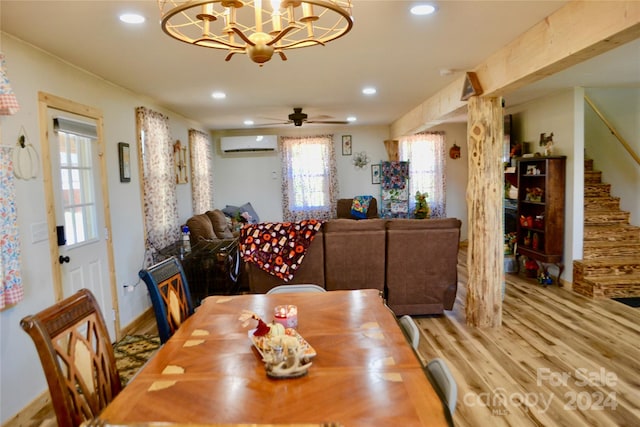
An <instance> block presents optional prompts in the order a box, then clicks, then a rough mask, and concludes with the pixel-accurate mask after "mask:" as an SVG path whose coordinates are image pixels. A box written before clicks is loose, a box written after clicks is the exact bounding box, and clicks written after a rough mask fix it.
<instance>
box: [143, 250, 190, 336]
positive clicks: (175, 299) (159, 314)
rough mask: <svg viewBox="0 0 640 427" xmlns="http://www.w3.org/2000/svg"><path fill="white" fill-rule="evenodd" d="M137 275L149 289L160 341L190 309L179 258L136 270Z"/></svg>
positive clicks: (188, 294)
mask: <svg viewBox="0 0 640 427" xmlns="http://www.w3.org/2000/svg"><path fill="white" fill-rule="evenodd" d="M138 275H139V276H140V277H141V278H142V280H144V282H145V283H146V285H147V289H148V290H149V296H150V297H151V304H152V305H153V311H154V313H155V316H156V323H157V324H158V335H159V336H160V342H161V343H163V344H164V343H165V342H167V340H168V339H169V338H171V336H172V335H173V334H174V333H175V331H176V330H177V329H178V328H179V327H180V325H181V324H182V322H184V321H185V320H186V319H187V318H188V317H189V316H191V315H192V314H193V311H194V310H193V302H192V301H191V293H190V291H189V285H188V283H187V279H186V277H185V274H184V271H183V270H182V266H181V265H180V262H179V261H178V260H177V259H176V258H175V257H171V258H167V259H166V260H164V261H161V262H159V263H157V264H155V265H152V266H151V267H149V268H147V269H142V270H140V272H139V273H138Z"/></svg>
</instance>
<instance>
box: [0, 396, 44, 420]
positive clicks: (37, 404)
mask: <svg viewBox="0 0 640 427" xmlns="http://www.w3.org/2000/svg"><path fill="white" fill-rule="evenodd" d="M50 405H51V396H49V390H46V391H45V392H44V393H42V394H41V395H40V396H38V397H36V398H35V399H34V400H33V401H31V403H29V404H28V405H27V406H25V407H24V408H22V410H21V411H20V412H18V413H17V414H16V415H14V416H13V417H11V418H10V419H9V420H7V422H5V423H4V424H3V425H2V427H28V426H30V425H31V424H32V423H33V419H37V418H38V413H39V412H40V411H42V410H43V409H44V408H46V407H47V406H50Z"/></svg>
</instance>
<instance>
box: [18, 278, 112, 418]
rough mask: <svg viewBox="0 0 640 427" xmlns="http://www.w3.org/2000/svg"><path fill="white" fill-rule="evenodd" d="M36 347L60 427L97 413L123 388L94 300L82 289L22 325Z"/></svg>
mask: <svg viewBox="0 0 640 427" xmlns="http://www.w3.org/2000/svg"><path fill="white" fill-rule="evenodd" d="M20 326H22V329H24V330H25V331H26V332H27V333H28V334H29V336H30V337H31V339H32V340H33V343H34V344H35V346H36V350H37V351H38V356H40V362H41V363H42V368H43V370H44V374H45V377H46V379H47V383H48V385H49V393H50V395H51V403H52V404H53V409H54V411H55V414H56V419H57V421H58V426H59V427H78V426H80V424H82V423H83V422H84V421H86V420H90V419H92V418H94V417H96V416H98V415H99V414H100V412H101V411H102V409H103V408H104V407H105V406H107V404H109V402H111V401H112V400H113V398H114V397H115V396H116V395H117V394H118V393H119V392H120V390H121V389H122V384H121V383H120V376H119V375H118V370H117V368H116V361H115V356H114V352H113V346H112V345H111V340H110V339H109V332H108V331H107V326H106V324H105V321H104V317H103V316H102V313H101V311H100V307H99V306H98V302H97V301H96V299H95V297H94V296H93V294H92V293H91V291H89V290H88V289H81V290H80V291H78V292H76V293H75V294H74V295H72V296H70V297H69V298H66V299H64V300H62V301H60V302H58V303H56V304H54V305H53V306H51V307H49V308H47V309H45V310H42V311H40V312H39V313H37V314H34V315H30V316H26V317H25V318H23V319H22V320H21V321H20Z"/></svg>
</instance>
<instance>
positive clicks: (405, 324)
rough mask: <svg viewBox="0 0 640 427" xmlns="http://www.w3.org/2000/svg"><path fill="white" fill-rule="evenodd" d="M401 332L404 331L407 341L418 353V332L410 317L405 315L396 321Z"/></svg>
mask: <svg viewBox="0 0 640 427" xmlns="http://www.w3.org/2000/svg"><path fill="white" fill-rule="evenodd" d="M398 322H399V323H400V326H401V327H402V330H403V331H404V333H405V335H406V337H407V340H408V341H409V343H410V344H411V347H413V349H414V350H416V351H418V345H419V344H420V330H419V329H418V326H417V325H416V322H415V321H414V320H413V318H412V317H411V316H409V315H408V314H405V315H404V316H402V317H401V318H400V319H398Z"/></svg>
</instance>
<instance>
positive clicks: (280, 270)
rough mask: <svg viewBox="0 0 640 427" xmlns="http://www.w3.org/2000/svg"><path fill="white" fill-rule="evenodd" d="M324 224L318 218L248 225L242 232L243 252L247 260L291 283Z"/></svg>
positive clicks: (241, 244)
mask: <svg viewBox="0 0 640 427" xmlns="http://www.w3.org/2000/svg"><path fill="white" fill-rule="evenodd" d="M321 226H322V221H318V220H315V219H310V220H304V221H299V222H263V223H260V224H248V225H245V226H244V228H243V229H242V231H241V232H240V253H241V254H242V258H243V259H244V260H245V261H246V262H253V263H254V264H256V265H257V266H258V267H260V268H261V269H262V270H264V271H266V272H267V273H269V274H272V275H274V276H276V277H279V278H280V279H282V280H284V281H285V282H288V281H289V280H291V279H293V275H294V274H295V272H296V270H297V269H298V268H299V267H300V264H302V260H303V259H304V256H305V254H306V253H307V249H308V248H309V245H310V244H311V242H312V241H313V238H314V237H315V235H316V232H317V231H318V230H319V229H320V227H321Z"/></svg>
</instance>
